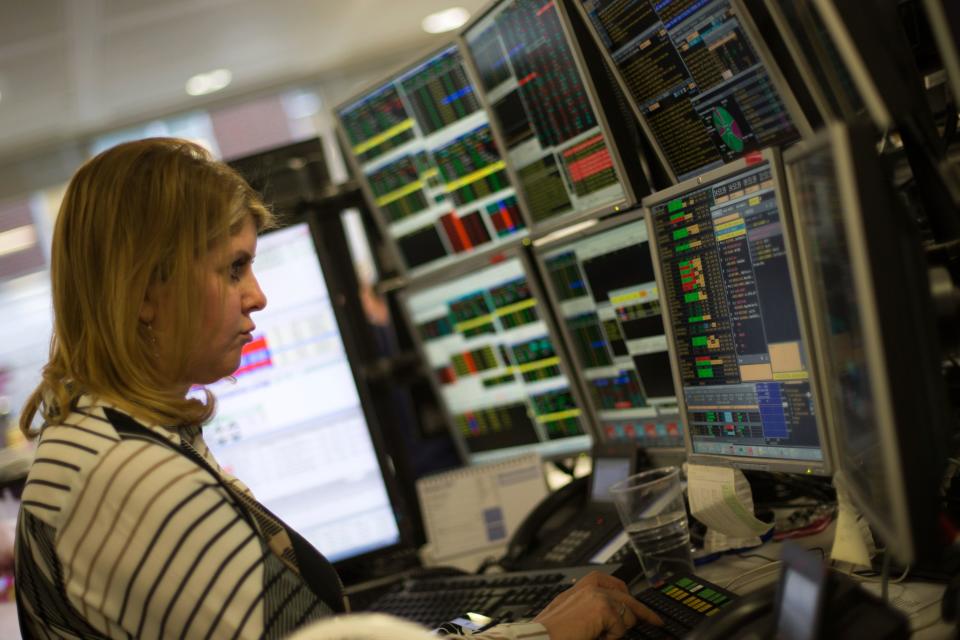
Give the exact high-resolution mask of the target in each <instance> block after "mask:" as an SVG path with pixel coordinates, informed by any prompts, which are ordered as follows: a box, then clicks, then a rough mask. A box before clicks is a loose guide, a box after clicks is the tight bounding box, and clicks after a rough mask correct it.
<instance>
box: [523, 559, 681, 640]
mask: <svg viewBox="0 0 960 640" xmlns="http://www.w3.org/2000/svg"><path fill="white" fill-rule="evenodd" d="M641 620H642V621H646V622H650V623H652V624H655V625H662V624H663V621H662V620H661V619H660V617H659V616H657V614H656V613H654V612H653V611H651V610H650V609H648V608H646V607H645V606H644V605H642V604H641V603H640V602H639V601H638V600H635V599H634V598H633V597H632V596H631V595H630V592H629V591H627V585H625V584H624V583H623V581H622V580H619V579H618V578H614V577H613V576H609V575H607V574H605V573H599V572H597V571H594V572H593V573H591V574H589V575H587V576H586V577H584V578H582V579H580V580H578V581H577V583H576V584H575V585H574V586H573V587H571V588H570V589H568V590H567V591H564V592H563V593H561V594H560V595H559V596H557V597H556V598H554V599H553V602H551V603H550V604H549V605H547V608H546V609H544V610H543V611H541V612H540V613H539V615H537V617H536V618H534V619H533V621H534V622H539V623H540V624H542V625H543V626H544V627H546V629H547V632H548V633H549V634H550V640H594V639H596V638H603V639H604V640H613V639H614V638H619V637H621V636H622V635H623V634H624V633H626V631H627V629H629V628H630V627H632V626H633V625H635V624H636V623H637V622H639V621H641Z"/></svg>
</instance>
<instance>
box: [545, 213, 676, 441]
mask: <svg viewBox="0 0 960 640" xmlns="http://www.w3.org/2000/svg"><path fill="white" fill-rule="evenodd" d="M542 258H543V264H544V265H545V268H546V274H547V281H548V286H549V287H550V290H551V292H552V294H553V296H554V298H555V299H556V303H555V308H556V309H558V311H559V314H560V316H562V319H563V322H564V324H565V325H566V330H567V333H568V335H569V337H570V340H569V342H570V344H571V346H572V350H573V354H574V358H575V359H576V364H577V367H576V370H577V372H578V374H579V375H581V376H582V377H583V382H584V385H583V386H584V388H586V389H587V390H588V393H589V394H590V398H589V401H590V404H591V405H592V407H593V409H594V411H595V412H596V415H597V418H598V424H599V425H600V427H601V431H602V434H603V437H604V439H605V440H606V441H618V440H628V441H636V442H637V443H639V444H640V445H642V446H644V447H682V446H683V434H682V433H681V431H680V429H681V427H680V425H679V419H678V416H677V401H676V391H675V390H674V386H673V374H672V373H671V370H670V357H669V354H668V352H667V337H666V335H664V328H663V317H662V316H661V314H660V295H659V292H658V290H657V283H656V279H655V276H654V271H653V262H652V260H651V257H650V247H649V245H648V243H647V226H646V223H645V222H644V221H643V220H642V219H640V220H633V221H631V222H627V223H625V224H620V225H617V226H614V227H612V228H609V229H604V230H603V231H600V232H597V233H592V234H590V235H588V236H586V237H582V238H579V239H577V240H574V241H572V242H566V243H563V244H561V245H559V246H553V247H550V248H549V249H547V250H546V251H544V253H543V255H542Z"/></svg>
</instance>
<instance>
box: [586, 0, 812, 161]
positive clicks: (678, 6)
mask: <svg viewBox="0 0 960 640" xmlns="http://www.w3.org/2000/svg"><path fill="white" fill-rule="evenodd" d="M576 2H577V4H578V5H580V9H581V10H582V11H583V12H584V13H585V14H586V17H587V21H588V22H589V24H590V25H591V27H592V29H591V30H592V31H593V32H594V34H595V36H596V38H597V40H598V42H599V43H600V45H601V48H602V49H603V50H604V51H605V52H606V53H607V54H608V57H609V59H610V61H611V64H612V66H613V68H614V69H615V70H616V72H617V75H618V77H619V79H620V81H621V84H622V86H623V88H624V92H625V93H626V94H627V96H628V98H629V99H630V100H631V102H632V103H633V106H634V108H635V109H636V112H637V115H638V116H639V117H640V119H641V121H642V122H643V123H644V125H645V128H646V129H647V132H648V134H649V135H650V137H651V139H652V140H653V141H654V143H655V146H656V148H657V149H658V152H659V154H660V156H661V160H662V161H663V163H664V164H665V166H666V167H667V169H668V170H669V171H670V173H671V174H672V175H673V176H674V177H676V178H677V179H679V180H683V179H684V178H687V177H690V176H693V175H696V174H698V173H702V172H703V171H705V170H707V169H711V168H714V167H719V166H721V165H722V164H723V163H725V162H729V161H731V160H734V159H736V158H739V157H741V156H743V155H744V154H746V153H749V152H750V151H754V150H757V149H761V148H763V147H768V146H774V145H782V144H786V143H788V142H791V141H793V140H796V139H797V138H799V135H800V134H799V130H798V123H797V120H796V117H797V116H796V115H793V114H796V113H797V111H796V110H793V114H792V113H791V110H790V109H788V105H790V104H792V100H788V99H787V98H789V96H787V95H786V94H785V92H784V90H783V83H776V84H775V82H774V76H773V73H772V71H771V68H770V66H769V65H768V64H767V63H766V62H765V61H764V60H763V58H762V57H761V52H760V51H759V49H758V43H757V42H755V41H753V40H752V39H751V38H750V36H749V34H748V33H747V31H746V29H745V27H744V21H743V20H742V18H741V16H739V15H737V13H736V12H735V11H734V9H733V6H732V4H731V2H730V0H704V1H701V2H652V1H650V0H576Z"/></svg>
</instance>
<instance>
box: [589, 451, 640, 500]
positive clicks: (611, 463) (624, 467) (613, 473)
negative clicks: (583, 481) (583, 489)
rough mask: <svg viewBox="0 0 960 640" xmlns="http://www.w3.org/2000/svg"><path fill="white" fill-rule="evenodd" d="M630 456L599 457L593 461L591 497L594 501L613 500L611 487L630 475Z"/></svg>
mask: <svg viewBox="0 0 960 640" xmlns="http://www.w3.org/2000/svg"><path fill="white" fill-rule="evenodd" d="M630 463H631V460H630V458H606V457H599V458H596V459H594V461H593V469H592V471H591V473H592V474H593V477H592V478H591V486H590V499H591V500H592V501H593V502H613V496H611V495H610V487H612V486H613V485H615V484H617V483H618V482H620V481H621V480H625V479H626V477H627V476H629V475H630Z"/></svg>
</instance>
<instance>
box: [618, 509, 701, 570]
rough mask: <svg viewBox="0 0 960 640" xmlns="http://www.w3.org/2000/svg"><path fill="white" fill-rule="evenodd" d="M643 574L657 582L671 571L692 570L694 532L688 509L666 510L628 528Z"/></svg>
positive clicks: (631, 543)
mask: <svg viewBox="0 0 960 640" xmlns="http://www.w3.org/2000/svg"><path fill="white" fill-rule="evenodd" d="M625 529H626V532H627V535H628V536H630V545H631V546H632V547H633V550H634V552H635V553H636V554H637V557H638V558H639V559H640V566H641V567H643V574H644V576H646V578H647V580H648V581H649V582H651V583H654V584H655V583H657V582H659V581H660V580H662V579H663V578H664V577H666V576H668V575H669V574H671V573H689V572H690V570H691V565H690V532H689V531H688V530H687V513H686V511H680V512H674V513H664V514H660V515H659V516H657V517H655V518H648V519H645V520H642V521H638V522H633V523H631V524H630V525H628V526H627V527H625Z"/></svg>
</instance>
